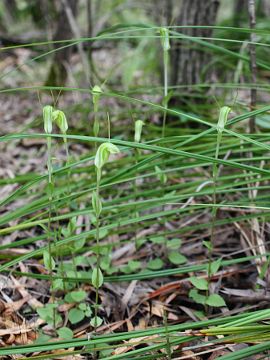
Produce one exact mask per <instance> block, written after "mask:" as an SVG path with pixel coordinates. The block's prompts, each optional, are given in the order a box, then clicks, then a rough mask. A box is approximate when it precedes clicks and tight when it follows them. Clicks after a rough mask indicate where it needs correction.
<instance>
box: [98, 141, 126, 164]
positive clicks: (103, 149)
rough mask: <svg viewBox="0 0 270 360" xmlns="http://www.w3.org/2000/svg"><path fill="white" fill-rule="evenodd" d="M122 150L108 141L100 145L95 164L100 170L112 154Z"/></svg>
mask: <svg viewBox="0 0 270 360" xmlns="http://www.w3.org/2000/svg"><path fill="white" fill-rule="evenodd" d="M119 152H120V150H119V149H118V147H117V146H115V145H114V144H112V143H109V142H106V143H103V144H101V145H100V146H99V148H98V149H97V152H96V156H95V166H96V167H97V168H98V169H99V170H100V169H101V168H102V167H103V166H104V165H105V164H106V162H107V161H108V159H109V156H110V154H117V153H119Z"/></svg>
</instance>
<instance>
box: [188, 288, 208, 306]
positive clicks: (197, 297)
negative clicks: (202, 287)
mask: <svg viewBox="0 0 270 360" xmlns="http://www.w3.org/2000/svg"><path fill="white" fill-rule="evenodd" d="M188 296H189V297H190V298H191V299H193V300H194V301H195V302H196V303H197V304H202V305H204V304H205V301H206V296H205V295H201V294H199V292H198V290H197V289H191V290H190V292H189V294H188Z"/></svg>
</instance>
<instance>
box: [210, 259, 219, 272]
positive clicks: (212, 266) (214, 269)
mask: <svg viewBox="0 0 270 360" xmlns="http://www.w3.org/2000/svg"><path fill="white" fill-rule="evenodd" d="M220 265H221V259H218V260H216V261H213V262H212V263H211V264H210V274H209V275H210V276H211V275H214V274H216V273H217V271H218V269H219V268H220Z"/></svg>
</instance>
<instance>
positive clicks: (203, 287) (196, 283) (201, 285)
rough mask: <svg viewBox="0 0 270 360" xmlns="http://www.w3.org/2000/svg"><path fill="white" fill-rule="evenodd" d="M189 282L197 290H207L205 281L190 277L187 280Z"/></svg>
mask: <svg viewBox="0 0 270 360" xmlns="http://www.w3.org/2000/svg"><path fill="white" fill-rule="evenodd" d="M189 281H190V282H191V283H192V285H193V286H195V288H197V289H199V290H207V289H208V282H207V280H206V279H201V278H197V277H195V276H192V277H190V278H189Z"/></svg>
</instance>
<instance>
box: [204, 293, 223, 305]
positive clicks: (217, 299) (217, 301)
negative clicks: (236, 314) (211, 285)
mask: <svg viewBox="0 0 270 360" xmlns="http://www.w3.org/2000/svg"><path fill="white" fill-rule="evenodd" d="M205 303H206V304H207V305H209V306H215V307H221V306H226V303H225V301H224V299H223V298H222V297H221V296H220V295H218V294H211V295H209V296H208V297H207V299H206V302H205Z"/></svg>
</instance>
